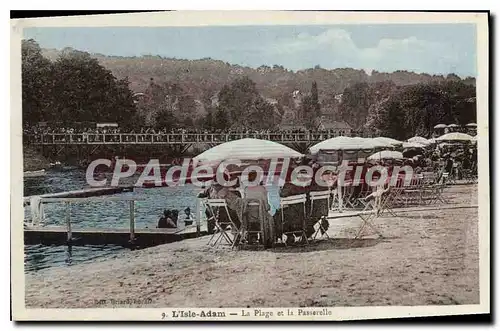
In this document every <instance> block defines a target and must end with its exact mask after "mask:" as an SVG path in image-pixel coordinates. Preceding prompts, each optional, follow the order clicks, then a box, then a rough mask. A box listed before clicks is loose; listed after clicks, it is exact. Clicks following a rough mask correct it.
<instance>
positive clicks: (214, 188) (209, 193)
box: [198, 183, 242, 234]
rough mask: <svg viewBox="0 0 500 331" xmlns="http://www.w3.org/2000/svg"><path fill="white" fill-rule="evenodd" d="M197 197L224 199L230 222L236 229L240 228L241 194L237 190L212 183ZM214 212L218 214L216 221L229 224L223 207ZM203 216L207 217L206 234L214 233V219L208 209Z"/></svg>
mask: <svg viewBox="0 0 500 331" xmlns="http://www.w3.org/2000/svg"><path fill="white" fill-rule="evenodd" d="M198 197H203V198H209V199H225V200H226V203H227V208H228V211H229V217H231V220H232V221H233V222H234V224H235V225H236V226H237V227H238V228H239V227H240V224H241V222H240V217H239V214H240V212H241V206H242V199H241V194H240V193H239V192H238V191H237V190H234V189H232V188H231V187H225V186H222V185H220V184H218V183H214V184H212V185H211V186H210V187H209V188H208V189H207V190H206V191H205V192H203V193H201V194H200V195H198ZM214 212H215V213H218V219H219V221H220V222H223V223H228V222H229V217H228V215H227V212H226V210H225V208H224V207H219V208H217V210H214ZM205 214H206V215H207V227H208V233H210V234H211V233H214V231H215V219H214V217H213V215H212V214H211V211H210V209H209V208H207V209H206V211H205Z"/></svg>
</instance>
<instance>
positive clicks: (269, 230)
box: [198, 171, 331, 247]
mask: <svg viewBox="0 0 500 331" xmlns="http://www.w3.org/2000/svg"><path fill="white" fill-rule="evenodd" d="M258 176H259V175H258V174H257V172H255V171H252V172H250V173H249V174H248V181H249V182H250V183H257V182H256V180H257V177H258ZM324 176H325V180H327V177H329V176H331V173H329V172H325V173H324ZM313 178H314V177H313ZM233 179H234V180H233V182H234V184H233V185H232V186H222V185H220V184H217V183H214V184H212V185H211V186H210V187H208V188H207V189H206V190H205V191H204V192H202V193H200V194H199V196H198V197H199V198H209V199H224V200H225V201H226V204H227V207H228V212H226V210H225V209H224V208H222V207H219V208H218V209H217V210H213V209H211V208H207V209H206V211H205V212H206V216H207V220H208V221H207V226H208V232H209V233H214V232H215V231H216V230H217V227H216V219H217V220H218V221H219V223H220V224H226V225H228V224H231V223H232V224H233V225H234V226H235V229H232V230H233V231H237V232H239V231H241V232H240V233H244V232H245V231H246V230H247V231H249V233H250V235H249V236H248V237H247V238H242V239H243V241H246V242H247V243H254V242H255V241H257V235H256V234H255V233H256V231H262V233H263V242H262V244H264V246H265V247H272V245H273V244H274V243H276V242H279V241H284V242H286V243H287V244H291V243H294V242H295V241H296V240H297V239H299V240H300V241H302V240H304V238H303V237H302V236H301V235H298V234H300V233H303V234H305V236H306V238H309V237H311V236H312V235H313V234H314V233H315V230H314V225H315V224H316V223H317V222H322V227H321V232H324V231H326V230H327V229H328V221H327V220H326V218H325V217H324V216H326V215H328V209H329V207H328V203H327V202H326V201H317V202H315V204H314V208H313V207H312V203H311V199H310V196H309V193H310V192H312V191H324V190H327V189H328V188H326V187H324V186H319V185H318V184H317V183H316V182H315V181H314V180H312V182H311V184H310V185H307V186H299V185H295V184H293V183H291V181H290V180H289V178H288V180H287V181H286V182H285V184H284V185H283V186H282V187H279V188H277V187H275V188H276V189H275V190H268V188H267V187H266V186H265V185H264V184H263V183H262V182H258V183H257V184H253V185H248V186H246V187H242V186H241V184H240V183H241V180H240V179H239V178H238V177H236V178H233ZM299 194H305V195H306V202H305V204H295V205H289V206H286V207H285V208H283V210H282V209H281V207H280V198H283V197H288V196H295V195H299ZM255 201H258V202H259V203H258V204H257V205H251V202H255ZM214 213H217V215H214ZM236 235H237V234H236ZM283 237H285V238H283Z"/></svg>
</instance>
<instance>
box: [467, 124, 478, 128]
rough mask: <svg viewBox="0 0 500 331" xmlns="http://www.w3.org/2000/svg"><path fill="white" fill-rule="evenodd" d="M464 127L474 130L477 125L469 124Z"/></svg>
mask: <svg viewBox="0 0 500 331" xmlns="http://www.w3.org/2000/svg"><path fill="white" fill-rule="evenodd" d="M466 127H468V128H476V127H477V124H476V123H469V124H467V125H466Z"/></svg>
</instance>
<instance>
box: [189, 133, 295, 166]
mask: <svg viewBox="0 0 500 331" xmlns="http://www.w3.org/2000/svg"><path fill="white" fill-rule="evenodd" d="M303 156H304V155H303V154H301V153H299V152H297V151H295V150H293V149H291V148H290V147H287V146H285V145H282V144H279V143H277V142H274V141H269V140H261V139H253V138H245V139H239V140H234V141H230V142H226V143H223V144H220V145H218V146H215V147H213V148H210V149H209V150H207V151H205V152H203V153H201V154H200V155H198V156H196V157H195V158H193V162H194V163H195V164H196V163H198V162H215V161H224V160H261V159H272V158H300V157H303Z"/></svg>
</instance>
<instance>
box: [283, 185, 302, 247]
mask: <svg viewBox="0 0 500 331" xmlns="http://www.w3.org/2000/svg"><path fill="white" fill-rule="evenodd" d="M306 200H307V197H306V194H299V195H292V196H289V197H282V198H281V201H280V210H281V227H282V229H284V228H285V225H286V224H287V223H290V222H288V221H287V220H285V214H284V210H285V208H287V207H290V206H292V205H297V204H302V206H303V207H302V210H303V221H302V228H301V229H298V230H291V231H282V234H284V235H286V236H288V235H291V236H293V238H294V242H295V241H296V235H297V234H300V237H299V238H300V239H302V240H303V242H304V243H305V244H309V241H308V240H307V235H306V218H307V213H306ZM286 245H287V244H286V242H285V246H286Z"/></svg>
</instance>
